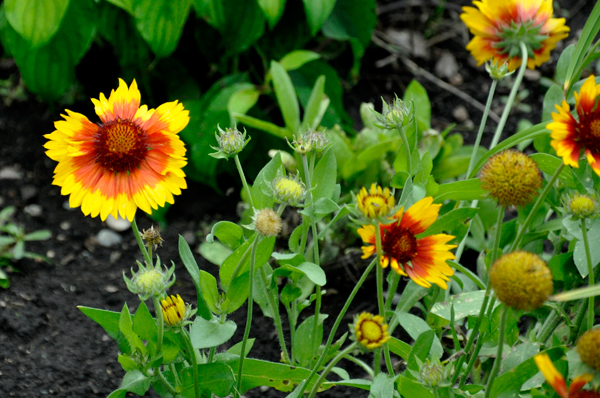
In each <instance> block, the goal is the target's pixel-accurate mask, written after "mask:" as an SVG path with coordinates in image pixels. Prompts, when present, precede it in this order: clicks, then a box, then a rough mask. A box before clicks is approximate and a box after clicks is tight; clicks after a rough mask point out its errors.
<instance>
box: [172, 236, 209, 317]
mask: <svg viewBox="0 0 600 398" xmlns="http://www.w3.org/2000/svg"><path fill="white" fill-rule="evenodd" d="M179 256H180V257H181V261H183V265H185V268H186V269H187V271H188V272H189V274H190V276H191V277H192V280H193V281H194V286H195V287H196V293H197V296H198V315H200V316H201V317H202V318H204V319H210V318H211V317H212V314H211V313H210V310H209V309H208V306H207V304H206V301H205V300H204V296H203V294H202V286H201V285H200V269H199V268H198V264H197V263H196V259H195V258H194V255H193V254H192V251H191V250H190V246H189V245H188V243H187V242H186V241H185V239H184V238H183V236H181V235H179Z"/></svg>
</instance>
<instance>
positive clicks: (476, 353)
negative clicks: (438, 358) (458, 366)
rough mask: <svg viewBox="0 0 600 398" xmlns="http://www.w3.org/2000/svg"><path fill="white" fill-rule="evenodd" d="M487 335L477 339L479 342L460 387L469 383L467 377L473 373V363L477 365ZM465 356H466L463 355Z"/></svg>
mask: <svg viewBox="0 0 600 398" xmlns="http://www.w3.org/2000/svg"><path fill="white" fill-rule="evenodd" d="M484 337H485V333H484V334H483V335H482V336H481V338H479V339H477V344H475V348H474V349H473V354H471V359H469V363H467V368H466V369H465V372H464V376H465V377H463V378H461V379H460V383H459V387H458V388H459V389H461V390H462V389H463V388H464V386H465V384H466V383H467V377H469V373H471V369H473V365H475V361H477V358H478V357H479V351H480V350H481V346H482V345H483V340H484ZM461 358H464V357H461Z"/></svg>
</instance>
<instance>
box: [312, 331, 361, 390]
mask: <svg viewBox="0 0 600 398" xmlns="http://www.w3.org/2000/svg"><path fill="white" fill-rule="evenodd" d="M357 344H358V343H357V342H354V343H352V344H350V345H349V346H348V347H346V348H345V349H344V351H342V352H340V353H339V354H337V355H336V356H335V357H334V358H333V359H332V360H331V362H329V364H327V367H326V368H325V369H324V370H323V372H322V373H321V375H320V376H319V378H318V379H317V381H316V383H315V385H314V386H313V388H312V390H311V392H310V394H309V396H308V398H313V397H314V396H315V395H316V394H317V391H318V390H319V387H320V386H321V384H322V383H323V381H324V380H325V377H327V375H328V374H329V372H331V369H333V367H334V366H335V365H337V363H338V362H339V361H340V359H342V358H343V357H344V356H346V355H348V354H349V353H351V352H352V350H354V349H355V348H356V345H357Z"/></svg>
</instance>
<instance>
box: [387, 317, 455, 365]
mask: <svg viewBox="0 0 600 398" xmlns="http://www.w3.org/2000/svg"><path fill="white" fill-rule="evenodd" d="M394 315H395V316H396V319H397V320H398V323H399V324H400V326H402V328H403V329H404V330H406V333H408V334H409V336H410V337H412V338H413V339H414V340H417V339H418V338H419V336H420V335H421V334H422V333H425V332H427V331H430V330H432V329H431V328H430V327H429V325H428V324H427V322H425V321H424V320H423V319H421V318H419V317H418V316H416V315H413V314H408V313H406V312H399V311H394ZM443 353H444V350H443V348H442V344H441V343H440V339H439V338H438V337H437V336H434V339H433V344H432V345H431V355H433V356H435V357H437V358H441V356H442V354H443Z"/></svg>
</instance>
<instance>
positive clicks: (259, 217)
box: [253, 208, 282, 237]
mask: <svg viewBox="0 0 600 398" xmlns="http://www.w3.org/2000/svg"><path fill="white" fill-rule="evenodd" d="M253 219H254V228H255V229H256V230H257V231H258V232H259V233H260V234H262V235H263V236H267V237H268V236H277V234H279V233H280V232H281V228H282V222H281V217H279V215H278V214H277V213H276V212H275V211H274V210H273V209H269V208H266V209H262V210H259V211H258V212H257V213H256V215H255V216H254V218H253Z"/></svg>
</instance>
